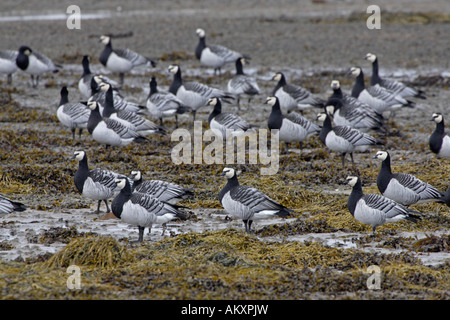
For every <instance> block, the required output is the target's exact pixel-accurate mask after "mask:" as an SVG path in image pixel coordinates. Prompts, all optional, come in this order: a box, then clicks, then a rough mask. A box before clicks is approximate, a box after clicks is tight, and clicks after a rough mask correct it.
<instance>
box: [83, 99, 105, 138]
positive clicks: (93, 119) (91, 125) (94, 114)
mask: <svg viewBox="0 0 450 320" xmlns="http://www.w3.org/2000/svg"><path fill="white" fill-rule="evenodd" d="M100 121H102V116H101V114H100V110H99V108H98V104H97V106H96V107H95V109H94V110H91V114H90V115H89V119H88V123H87V129H88V131H89V133H90V134H92V132H93V131H94V129H95V127H96V126H97V124H98V123H99V122H100Z"/></svg>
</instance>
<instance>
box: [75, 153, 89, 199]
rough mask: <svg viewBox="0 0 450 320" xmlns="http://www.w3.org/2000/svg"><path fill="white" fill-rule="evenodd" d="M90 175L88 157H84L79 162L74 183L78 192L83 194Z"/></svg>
mask: <svg viewBox="0 0 450 320" xmlns="http://www.w3.org/2000/svg"><path fill="white" fill-rule="evenodd" d="M88 175H89V166H88V160H87V156H86V155H84V157H83V159H81V160H80V161H79V162H78V170H77V172H75V176H74V182H75V187H76V188H77V190H78V191H79V192H80V193H82V192H83V185H84V181H85V180H86V178H87V177H88Z"/></svg>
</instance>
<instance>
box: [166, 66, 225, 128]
mask: <svg viewBox="0 0 450 320" xmlns="http://www.w3.org/2000/svg"><path fill="white" fill-rule="evenodd" d="M168 70H169V72H170V73H172V74H173V81H172V84H171V85H170V87H169V91H170V92H171V93H173V94H174V95H176V96H177V98H178V99H180V100H181V101H183V103H184V104H185V105H187V106H189V107H190V108H191V109H192V113H193V119H194V121H195V114H196V112H197V110H198V109H199V108H200V107H203V106H206V104H207V102H208V100H209V99H210V98H214V97H217V98H221V99H223V100H224V99H225V100H224V101H227V100H226V99H234V97H233V96H232V94H231V93H229V92H226V91H223V90H221V89H216V88H212V87H209V86H207V85H204V84H202V83H199V82H183V80H182V77H181V68H180V66H179V65H177V64H172V65H170V66H169V68H168ZM227 102H228V101H227Z"/></svg>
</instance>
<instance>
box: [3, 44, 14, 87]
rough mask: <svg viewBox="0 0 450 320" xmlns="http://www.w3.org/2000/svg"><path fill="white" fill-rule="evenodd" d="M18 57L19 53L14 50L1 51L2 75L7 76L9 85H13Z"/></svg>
mask: <svg viewBox="0 0 450 320" xmlns="http://www.w3.org/2000/svg"><path fill="white" fill-rule="evenodd" d="M17 55H18V52H17V51H14V50H1V51H0V73H4V74H6V75H7V79H8V80H7V81H8V84H11V83H12V75H13V73H14V72H16V71H17V64H16V59H17Z"/></svg>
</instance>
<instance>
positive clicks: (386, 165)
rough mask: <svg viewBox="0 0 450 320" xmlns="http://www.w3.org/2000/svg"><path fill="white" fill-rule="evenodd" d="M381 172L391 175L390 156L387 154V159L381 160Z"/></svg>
mask: <svg viewBox="0 0 450 320" xmlns="http://www.w3.org/2000/svg"><path fill="white" fill-rule="evenodd" d="M381 170H383V171H384V172H387V173H389V174H392V169H391V156H390V155H389V154H388V156H387V158H386V159H384V160H383V162H381Z"/></svg>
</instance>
